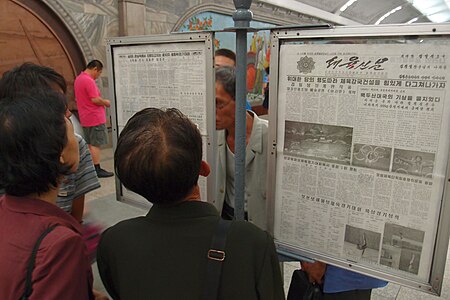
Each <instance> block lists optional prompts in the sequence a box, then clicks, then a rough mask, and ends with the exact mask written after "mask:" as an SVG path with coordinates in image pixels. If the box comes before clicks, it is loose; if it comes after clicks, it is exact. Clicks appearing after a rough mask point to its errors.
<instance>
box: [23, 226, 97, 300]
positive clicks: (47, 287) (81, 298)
mask: <svg viewBox="0 0 450 300" xmlns="http://www.w3.org/2000/svg"><path fill="white" fill-rule="evenodd" d="M42 246H43V247H42V249H40V250H39V251H40V252H41V251H42V252H41V253H42V254H41V255H42V256H41V258H39V257H40V255H39V254H38V256H37V259H36V266H35V269H34V272H33V276H35V278H39V280H36V281H35V282H33V294H32V299H46V300H59V299H67V300H72V299H73V300H88V299H93V297H94V296H93V294H92V272H91V266H90V265H89V262H88V259H87V257H86V253H85V247H84V243H83V240H82V238H81V236H79V235H78V234H76V233H74V232H73V231H72V230H71V229H68V228H66V227H63V226H57V227H56V228H55V229H54V230H53V231H52V232H51V233H49V235H48V236H47V237H46V238H45V239H44V240H43V242H42Z"/></svg>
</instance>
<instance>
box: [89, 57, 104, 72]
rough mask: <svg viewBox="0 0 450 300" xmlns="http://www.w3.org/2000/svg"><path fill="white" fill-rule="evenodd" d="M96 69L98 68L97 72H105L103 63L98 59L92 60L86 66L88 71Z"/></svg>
mask: <svg viewBox="0 0 450 300" xmlns="http://www.w3.org/2000/svg"><path fill="white" fill-rule="evenodd" d="M94 68H97V70H103V64H102V62H101V61H99V60H98V59H94V60H91V61H90V62H89V63H88V64H87V66H86V69H90V70H91V69H94Z"/></svg>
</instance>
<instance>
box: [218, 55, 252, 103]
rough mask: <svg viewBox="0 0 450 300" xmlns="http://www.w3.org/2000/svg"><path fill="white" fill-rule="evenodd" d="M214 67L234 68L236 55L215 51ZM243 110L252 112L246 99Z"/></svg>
mask: <svg viewBox="0 0 450 300" xmlns="http://www.w3.org/2000/svg"><path fill="white" fill-rule="evenodd" d="M214 65H215V67H216V68H220V67H236V54H235V53H234V52H233V51H231V50H230V49H226V48H221V49H217V50H216V52H215V53H214ZM245 109H246V110H252V106H251V105H250V103H249V102H248V100H247V99H245Z"/></svg>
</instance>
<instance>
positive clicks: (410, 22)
mask: <svg viewBox="0 0 450 300" xmlns="http://www.w3.org/2000/svg"><path fill="white" fill-rule="evenodd" d="M417 20H419V17H415V18H413V19H411V20H409V21H408V22H406V24H412V23H414V22H415V21H417Z"/></svg>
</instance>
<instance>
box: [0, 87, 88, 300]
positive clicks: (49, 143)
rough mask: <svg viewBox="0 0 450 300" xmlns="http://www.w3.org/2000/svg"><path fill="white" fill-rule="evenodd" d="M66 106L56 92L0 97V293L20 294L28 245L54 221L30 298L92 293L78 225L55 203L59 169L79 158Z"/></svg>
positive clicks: (78, 299) (79, 298)
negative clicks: (1, 191)
mask: <svg viewBox="0 0 450 300" xmlns="http://www.w3.org/2000/svg"><path fill="white" fill-rule="evenodd" d="M65 112H66V105H65V99H64V96H63V95H62V94H61V93H57V92H55V91H45V90H42V89H37V90H28V91H27V93H24V94H21V95H18V96H16V97H15V98H3V99H1V100H0V141H1V143H0V188H3V189H4V190H5V192H6V194H5V195H3V196H1V197H0V236H1V237H2V238H1V239H0V257H1V259H0V299H4V300H15V299H22V297H23V295H24V294H25V278H26V274H27V267H28V262H29V259H30V256H31V253H32V250H33V247H34V245H35V244H36V241H37V239H38V237H39V236H40V235H41V234H42V233H43V232H44V231H45V230H46V229H48V228H49V227H51V226H53V225H57V226H56V227H55V228H54V229H53V231H51V232H50V233H48V234H47V236H45V238H44V239H43V240H42V242H41V244H40V246H39V248H38V251H37V255H36V259H35V266H34V270H33V272H32V277H31V279H32V294H31V296H30V299H49V300H52V299H55V300H56V299H74V300H83V299H94V296H93V293H92V272H91V266H90V264H89V261H88V259H87V255H86V253H85V247H84V243H83V239H82V237H81V226H80V224H79V223H78V222H77V221H76V220H75V219H74V218H72V217H71V216H69V215H68V214H67V213H65V212H64V211H62V210H61V209H59V208H58V207H57V206H56V205H55V203H56V199H57V196H58V187H59V185H60V184H61V182H62V180H63V175H67V174H69V173H73V172H75V171H76V169H77V167H78V163H79V153H78V141H77V139H76V137H75V134H74V130H73V127H72V123H71V122H70V121H69V120H68V119H67V118H66V117H65V116H64V115H65Z"/></svg>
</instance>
